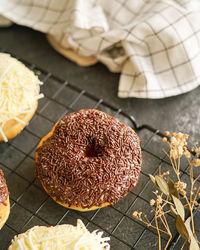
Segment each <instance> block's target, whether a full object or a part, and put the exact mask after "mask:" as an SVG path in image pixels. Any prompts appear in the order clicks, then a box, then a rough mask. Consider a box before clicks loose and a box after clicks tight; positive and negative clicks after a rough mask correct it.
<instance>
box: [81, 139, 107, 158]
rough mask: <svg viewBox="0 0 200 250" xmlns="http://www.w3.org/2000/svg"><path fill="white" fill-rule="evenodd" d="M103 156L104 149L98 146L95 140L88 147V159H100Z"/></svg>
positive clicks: (86, 153)
mask: <svg viewBox="0 0 200 250" xmlns="http://www.w3.org/2000/svg"><path fill="white" fill-rule="evenodd" d="M102 154H103V148H102V147H101V146H100V145H98V144H97V143H96V142H95V140H92V141H91V143H89V144H88V145H87V147H86V151H85V155H86V157H98V156H101V155H102Z"/></svg>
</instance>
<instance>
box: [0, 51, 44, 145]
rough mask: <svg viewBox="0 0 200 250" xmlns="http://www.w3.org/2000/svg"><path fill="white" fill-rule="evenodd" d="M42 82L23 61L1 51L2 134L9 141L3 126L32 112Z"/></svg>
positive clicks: (0, 101) (0, 123)
mask: <svg viewBox="0 0 200 250" xmlns="http://www.w3.org/2000/svg"><path fill="white" fill-rule="evenodd" d="M41 84H42V82H41V81H40V80H39V79H38V77H37V76H36V75H35V74H34V73H33V72H32V71H31V70H30V69H28V68H27V67H26V66H25V65H24V64H23V63H21V62H19V61H18V60H17V59H15V58H13V57H11V56H10V55H9V54H5V53H0V134H1V135H2V137H3V138H4V141H7V138H6V136H5V133H4V131H3V126H4V125H5V123H6V122H7V121H9V120H12V119H15V120H16V121H18V122H20V123H22V124H24V121H22V120H20V119H19V118H18V116H19V115H21V114H26V113H30V112H32V110H33V107H34V106H35V105H36V102H37V100H38V99H40V98H42V97H43V94H39V92H40V87H39V85H41Z"/></svg>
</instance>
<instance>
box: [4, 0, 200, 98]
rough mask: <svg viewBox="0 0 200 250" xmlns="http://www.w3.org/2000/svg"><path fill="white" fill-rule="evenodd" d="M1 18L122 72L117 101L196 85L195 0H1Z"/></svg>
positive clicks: (199, 3) (199, 71)
mask: <svg viewBox="0 0 200 250" xmlns="http://www.w3.org/2000/svg"><path fill="white" fill-rule="evenodd" d="M0 14H2V15H4V16H5V17H7V18H9V19H11V20H12V21H13V22H16V23H18V24H21V25H25V26H29V27H32V28H33V29H36V30H39V31H42V32H45V33H48V34H51V35H53V37H54V38H55V40H56V41H57V42H58V43H59V44H60V45H61V46H62V47H64V48H73V49H74V50H75V51H76V52H77V53H79V54H81V55H85V56H92V55H93V56H96V57H97V58H98V60H99V61H101V62H102V63H104V64H105V65H107V67H108V68H109V69H110V70H111V71H113V72H121V76H120V82H119V91H118V96H119V97H123V98H126V97H139V98H164V97H168V96H173V95H178V94H181V93H185V92H187V91H190V90H192V89H194V88H196V87H197V86H198V85H199V84H200V0H187V1H186V0H139V1H135V0H126V1H124V0H109V1H108V0H85V1H83V0H43V1H41V0H0ZM108 84H109V83H108Z"/></svg>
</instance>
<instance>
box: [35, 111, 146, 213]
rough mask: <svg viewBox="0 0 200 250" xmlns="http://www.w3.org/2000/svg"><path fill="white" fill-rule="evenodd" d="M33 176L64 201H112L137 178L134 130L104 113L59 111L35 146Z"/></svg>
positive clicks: (138, 162) (137, 151)
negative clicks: (50, 131)
mask: <svg viewBox="0 0 200 250" xmlns="http://www.w3.org/2000/svg"><path fill="white" fill-rule="evenodd" d="M37 154H38V158H37V162H36V176H37V178H38V179H39V180H40V181H41V183H42V184H43V185H44V186H45V188H46V189H47V191H48V193H49V195H50V196H52V197H55V198H56V200H57V201H59V202H61V203H67V204H68V206H71V205H74V206H77V207H78V206H79V207H82V208H91V207H92V206H101V205H102V204H103V203H105V202H108V203H110V204H111V205H112V204H114V203H116V202H117V201H118V200H120V199H121V198H123V197H124V196H125V195H126V194H127V193H128V192H129V191H130V190H131V189H132V188H133V187H134V186H135V185H136V184H137V182H138V179H139V175H140V168H141V163H142V159H141V149H140V139H139V137H138V135H137V134H136V133H135V132H134V131H133V130H132V129H131V128H130V127H128V126H127V125H125V124H123V123H121V122H119V121H117V120H116V119H115V118H113V117H111V116H109V115H108V114H106V113H104V112H101V111H98V110H94V109H84V110H80V111H77V112H74V113H70V114H69V115H66V116H64V117H63V118H62V119H61V120H60V121H59V122H58V123H57V125H56V127H55V130H54V132H53V134H52V136H51V137H49V138H48V139H47V140H46V141H44V142H43V144H42V146H41V147H39V148H38V149H37Z"/></svg>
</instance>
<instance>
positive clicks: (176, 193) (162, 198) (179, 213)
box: [133, 131, 200, 250]
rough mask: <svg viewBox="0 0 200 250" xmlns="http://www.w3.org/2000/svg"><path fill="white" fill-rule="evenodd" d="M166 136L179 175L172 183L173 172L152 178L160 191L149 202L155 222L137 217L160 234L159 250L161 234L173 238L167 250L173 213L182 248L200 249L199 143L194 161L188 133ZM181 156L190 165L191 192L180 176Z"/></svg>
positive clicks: (164, 140) (139, 215)
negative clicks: (199, 227) (197, 220)
mask: <svg viewBox="0 0 200 250" xmlns="http://www.w3.org/2000/svg"><path fill="white" fill-rule="evenodd" d="M164 136H165V137H163V139H162V141H163V142H166V143H167V144H168V145H169V149H170V150H169V153H167V152H166V151H165V153H166V155H167V156H168V157H169V159H170V162H171V169H172V170H173V172H174V173H175V176H176V178H175V180H172V179H171V178H170V177H169V176H168V175H169V173H170V170H171V169H170V170H169V171H166V172H164V173H161V171H159V174H158V175H156V176H155V177H154V176H152V175H149V177H150V179H151V181H152V182H153V183H154V185H155V186H156V188H157V189H158V190H156V191H154V192H153V194H154V195H155V198H154V199H151V200H150V202H149V204H150V206H151V208H152V210H153V212H154V222H150V220H149V219H148V216H147V215H146V214H145V213H143V212H139V211H134V212H133V216H134V217H135V218H136V219H137V220H139V221H141V222H142V223H144V224H146V225H147V226H148V227H152V228H153V229H155V230H156V231H157V234H158V248H159V250H161V249H162V248H161V233H164V234H166V235H168V237H169V238H168V241H167V243H166V245H165V247H164V249H167V247H168V246H169V244H170V241H171V239H172V233H171V230H170V227H169V224H168V221H167V217H166V214H168V213H171V214H172V215H173V216H174V217H175V220H176V228H177V231H178V233H179V234H180V235H181V236H182V237H183V239H184V243H183V245H182V247H181V249H183V248H184V246H185V244H186V243H187V242H188V244H189V249H190V250H199V242H198V239H197V236H196V233H195V225H194V211H195V210H196V212H200V210H199V207H200V204H199V203H198V199H199V198H200V185H196V184H197V183H198V180H199V179H200V174H199V175H198V176H197V177H194V168H197V167H200V147H199V146H198V143H195V144H194V147H193V148H192V151H193V152H194V153H195V157H194V159H193V158H192V155H191V152H190V150H189V149H188V148H187V139H188V137H189V136H188V135H187V134H183V133H180V132H179V133H172V134H171V135H170V133H169V132H168V131H166V132H165V133H164ZM181 157H185V158H186V159H187V160H188V163H189V166H190V175H189V177H190V185H189V189H188V187H187V184H186V183H185V182H184V181H182V180H181V177H180V175H181V172H180V167H181V161H180V159H181ZM167 177H168V178H167ZM186 210H188V211H189V213H190V216H189V217H188V218H186V217H185V212H186Z"/></svg>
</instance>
